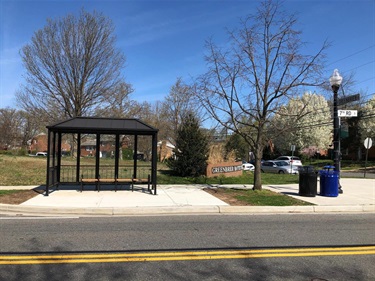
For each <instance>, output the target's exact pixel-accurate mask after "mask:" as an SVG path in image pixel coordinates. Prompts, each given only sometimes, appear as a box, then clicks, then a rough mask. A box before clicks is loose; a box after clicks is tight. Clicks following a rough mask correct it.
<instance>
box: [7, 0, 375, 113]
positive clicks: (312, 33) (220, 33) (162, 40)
mask: <svg viewBox="0 0 375 281" xmlns="http://www.w3.org/2000/svg"><path fill="white" fill-rule="evenodd" d="M258 4H259V1H256V0H253V1H250V0H247V1H242V0H221V1H219V0H217V1H216V0H205V1H203V0H169V1H163V0H148V1H147V0H144V1H143V0H125V1H120V0H118V1H113V0H112V1H111V0H108V1H104V0H101V1H99V0H97V1H75V0H65V1H62V0H60V1H59V0H55V1H54V0H44V1H27V0H23V1H20V0H0V108H4V107H12V108H17V104H16V101H15V98H14V96H15V92H16V91H17V90H18V89H19V88H20V84H21V83H24V80H23V74H24V69H23V66H22V63H21V59H20V56H19V50H20V49H21V48H22V47H23V46H24V45H25V44H27V43H29V42H30V40H31V38H32V36H33V33H34V32H35V31H37V30H38V29H41V28H43V27H44V25H45V24H46V19H47V18H52V19H55V18H59V17H64V16H65V15H67V14H69V13H73V14H76V15H77V14H78V12H79V10H80V9H81V8H82V7H84V8H85V10H88V11H93V10H97V11H100V12H103V13H104V14H105V15H106V16H108V17H109V18H111V20H112V21H113V23H114V25H115V28H116V30H115V32H116V36H117V47H118V48H120V49H121V50H122V51H123V53H124V55H125V56H126V67H125V68H124V71H123V75H124V77H125V79H126V81H127V82H128V83H130V84H132V85H133V87H134V88H135V92H134V93H133V95H132V98H133V99H135V100H137V101H139V102H142V101H148V102H154V101H157V100H162V99H163V98H164V96H166V95H167V94H168V93H169V91H170V88H171V86H172V85H173V84H174V83H175V82H176V79H177V78H178V77H182V78H183V80H184V81H186V82H189V81H190V78H191V77H195V76H197V75H199V74H202V73H204V72H205V70H206V68H205V62H204V53H205V48H204V44H205V40H206V39H208V38H212V39H213V41H214V42H215V43H217V44H218V45H220V44H225V43H226V42H227V33H226V28H234V27H236V26H238V23H239V19H241V18H244V17H245V16H246V15H248V14H252V13H253V12H254V11H255V7H256V6H257V5H258ZM285 8H286V10H287V11H289V12H296V13H298V18H299V25H300V28H301V30H302V32H303V40H304V41H306V42H308V43H309V45H308V49H307V51H308V52H309V53H311V54H313V53H315V52H316V51H317V50H318V48H319V46H321V44H322V43H323V41H324V40H326V39H328V40H329V41H331V42H332V46H331V48H330V49H329V50H328V52H327V55H328V57H327V65H326V71H327V79H328V78H329V77H330V75H331V74H332V72H333V69H334V68H338V69H339V71H340V73H341V74H342V76H343V77H344V79H345V75H348V74H349V73H350V72H352V71H354V73H355V80H356V84H355V85H354V90H355V91H363V92H365V93H367V94H368V95H369V96H370V95H371V94H372V93H375V0H346V1H345V0H341V1H340V0H325V1H323V0H322V1H320V0H286V1H285Z"/></svg>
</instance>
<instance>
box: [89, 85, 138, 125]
mask: <svg viewBox="0 0 375 281" xmlns="http://www.w3.org/2000/svg"><path fill="white" fill-rule="evenodd" d="M133 92H134V89H133V87H132V85H130V84H128V83H126V82H121V83H119V84H118V85H117V86H116V87H115V88H114V89H113V90H112V91H108V92H107V93H105V94H104V95H103V102H102V103H101V104H100V105H99V106H98V108H97V109H96V110H95V113H96V115H99V116H103V117H117V118H130V117H135V116H136V115H137V114H138V113H139V112H140V110H141V108H140V105H139V104H138V103H137V102H136V101H134V100H132V99H131V98H130V95H131V94H132V93H133Z"/></svg>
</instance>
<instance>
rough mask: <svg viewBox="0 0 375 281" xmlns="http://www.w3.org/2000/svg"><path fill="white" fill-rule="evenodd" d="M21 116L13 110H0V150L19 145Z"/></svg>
mask: <svg viewBox="0 0 375 281" xmlns="http://www.w3.org/2000/svg"><path fill="white" fill-rule="evenodd" d="M21 127H22V116H21V113H20V112H19V111H17V110H16V109H13V108H0V149H8V148H15V147H19V146H20V145H21V139H22V135H21Z"/></svg>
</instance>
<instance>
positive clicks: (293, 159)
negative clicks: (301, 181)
mask: <svg viewBox="0 0 375 281" xmlns="http://www.w3.org/2000/svg"><path fill="white" fill-rule="evenodd" d="M275 161H286V162H288V164H289V165H292V166H302V162H301V159H299V158H298V157H296V156H280V157H277V158H276V159H275Z"/></svg>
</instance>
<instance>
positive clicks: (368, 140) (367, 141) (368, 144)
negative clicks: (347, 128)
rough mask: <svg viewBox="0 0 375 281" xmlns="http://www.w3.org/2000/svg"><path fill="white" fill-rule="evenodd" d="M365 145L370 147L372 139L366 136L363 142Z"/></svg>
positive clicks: (367, 147)
mask: <svg viewBox="0 0 375 281" xmlns="http://www.w3.org/2000/svg"><path fill="white" fill-rule="evenodd" d="M363 144H364V145H365V148H366V149H370V148H371V146H372V139H371V138H366V139H365V142H364V143H363Z"/></svg>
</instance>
